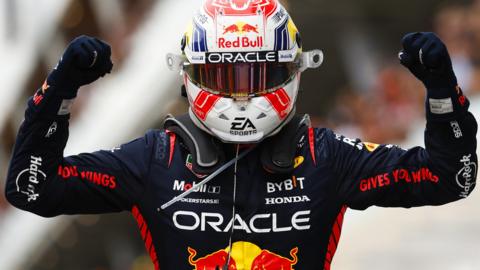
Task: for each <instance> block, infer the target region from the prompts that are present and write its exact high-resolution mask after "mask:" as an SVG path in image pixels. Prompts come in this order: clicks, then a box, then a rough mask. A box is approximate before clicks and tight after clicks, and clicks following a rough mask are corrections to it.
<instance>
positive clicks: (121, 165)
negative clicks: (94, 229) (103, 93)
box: [5, 36, 158, 217]
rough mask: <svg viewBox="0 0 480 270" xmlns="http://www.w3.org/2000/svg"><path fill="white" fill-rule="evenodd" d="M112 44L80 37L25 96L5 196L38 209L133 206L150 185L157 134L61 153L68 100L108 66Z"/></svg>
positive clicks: (59, 210)
mask: <svg viewBox="0 0 480 270" xmlns="http://www.w3.org/2000/svg"><path fill="white" fill-rule="evenodd" d="M111 68H112V63H111V61H110V47H109V46H108V45H107V44H106V43H104V42H102V41H100V40H98V39H94V38H90V37H86V36H82V37H79V38H77V39H75V40H74V41H72V43H70V45H69V47H68V48H67V50H66V51H65V53H64V55H63V57H62V60H61V61H60V62H59V64H58V66H57V67H56V69H55V70H54V71H52V73H50V75H49V76H48V78H47V80H46V82H45V84H44V85H43V87H42V88H41V89H39V90H38V91H37V92H36V93H35V95H34V96H33V97H31V98H30V100H29V102H28V108H27V110H26V112H25V120H24V122H23V123H22V125H21V127H20V130H19V132H18V135H17V140H16V143H15V148H14V151H13V155H12V158H11V161H10V167H9V170H8V175H7V184H6V189H5V194H6V197H7V199H8V201H9V202H10V203H11V204H12V205H14V206H16V207H17V208H20V209H22V210H26V211H29V212H32V213H35V214H38V215H41V216H45V217H51V216H56V215H60V214H84V213H85V214H86V213H105V212H118V211H122V210H130V209H131V207H132V205H133V204H134V203H135V202H136V201H138V199H139V198H140V197H141V196H142V194H143V191H144V189H145V185H146V183H145V180H144V179H146V174H147V173H148V169H149V168H148V167H149V166H148V164H150V157H151V156H152V152H153V149H154V147H153V145H154V143H153V141H154V140H155V136H158V135H156V133H154V132H149V133H147V135H146V136H145V137H144V138H140V139H137V140H134V141H132V142H130V143H127V144H124V145H122V146H121V147H119V148H116V149H114V150H112V151H98V152H94V153H87V154H80V155H76V156H70V157H63V150H64V148H65V145H66V142H67V139H68V124H69V123H68V120H69V116H70V114H69V110H68V107H69V104H70V103H71V102H72V101H73V99H74V98H75V96H76V94H77V90H78V88H79V87H80V86H82V85H85V84H88V83H91V82H93V81H95V80H96V79H98V78H99V77H102V76H104V75H105V74H106V73H108V72H110V70H111Z"/></svg>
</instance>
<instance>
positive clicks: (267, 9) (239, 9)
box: [205, 0, 277, 17]
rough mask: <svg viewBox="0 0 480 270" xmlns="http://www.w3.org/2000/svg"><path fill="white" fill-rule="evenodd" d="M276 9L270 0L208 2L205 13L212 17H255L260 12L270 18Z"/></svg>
mask: <svg viewBox="0 0 480 270" xmlns="http://www.w3.org/2000/svg"><path fill="white" fill-rule="evenodd" d="M276 9H277V2H276V1H270V0H208V1H206V2H205V11H206V12H207V13H208V14H209V15H210V16H212V17H215V16H216V14H217V13H223V14H224V15H255V14H257V12H258V11H259V10H260V11H262V12H263V14H265V16H267V17H268V16H270V15H271V14H272V13H273V12H274V11H275V10H276Z"/></svg>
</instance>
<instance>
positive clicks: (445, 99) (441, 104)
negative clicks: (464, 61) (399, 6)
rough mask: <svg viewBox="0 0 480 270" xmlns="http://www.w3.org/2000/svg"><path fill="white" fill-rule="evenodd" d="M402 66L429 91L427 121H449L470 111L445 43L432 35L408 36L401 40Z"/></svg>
mask: <svg viewBox="0 0 480 270" xmlns="http://www.w3.org/2000/svg"><path fill="white" fill-rule="evenodd" d="M402 45H403V50H402V51H401V52H400V53H399V55H398V56H399V59H400V63H402V65H404V66H405V67H406V68H408V69H409V70H410V71H411V72H412V74H413V75H415V77H417V78H418V79H419V80H420V81H422V82H423V84H424V85H425V87H426V88H427V100H426V102H427V119H429V120H448V119H453V118H454V117H455V116H456V115H457V114H458V113H464V112H465V111H466V110H467V109H468V105H469V102H468V100H467V99H466V97H465V96H464V95H463V93H462V90H461V89H460V87H458V85H457V78H456V77H455V73H454V72H453V68H452V61H451V59H450V55H449V53H448V50H447V47H446V46H445V44H444V43H443V42H442V41H441V40H440V38H438V37H437V35H435V34H434V33H431V32H417V33H409V34H407V35H405V36H404V37H403V39H402Z"/></svg>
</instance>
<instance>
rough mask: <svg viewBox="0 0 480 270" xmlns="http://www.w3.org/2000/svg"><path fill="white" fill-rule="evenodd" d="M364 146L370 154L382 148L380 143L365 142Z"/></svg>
mask: <svg viewBox="0 0 480 270" xmlns="http://www.w3.org/2000/svg"><path fill="white" fill-rule="evenodd" d="M363 145H365V147H366V148H367V150H368V151H369V152H373V151H375V149H377V148H378V147H379V146H380V144H378V143H371V142H364V143H363Z"/></svg>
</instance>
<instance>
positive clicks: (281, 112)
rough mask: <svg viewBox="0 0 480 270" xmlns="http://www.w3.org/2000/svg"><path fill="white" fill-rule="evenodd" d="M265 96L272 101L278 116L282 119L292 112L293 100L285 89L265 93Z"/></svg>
mask: <svg viewBox="0 0 480 270" xmlns="http://www.w3.org/2000/svg"><path fill="white" fill-rule="evenodd" d="M265 98H266V99H267V100H268V102H270V104H271V105H272V107H273V109H275V111H276V112H277V115H278V117H279V118H280V120H283V119H285V117H287V115H288V113H289V112H290V110H289V108H290V104H291V102H292V100H291V99H290V97H289V96H288V94H287V92H286V91H285V89H283V88H280V89H278V90H277V91H275V92H272V93H268V94H266V95H265Z"/></svg>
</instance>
